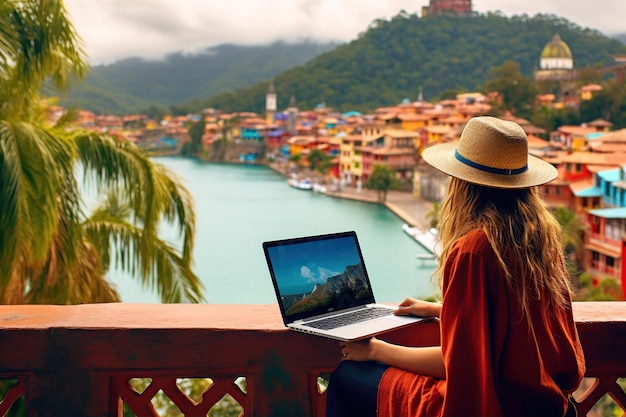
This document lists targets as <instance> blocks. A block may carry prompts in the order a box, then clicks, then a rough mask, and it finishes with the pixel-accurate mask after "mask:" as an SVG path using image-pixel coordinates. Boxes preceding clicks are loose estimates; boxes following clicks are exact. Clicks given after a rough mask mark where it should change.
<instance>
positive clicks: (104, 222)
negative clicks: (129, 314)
mask: <svg viewBox="0 0 626 417" xmlns="http://www.w3.org/2000/svg"><path fill="white" fill-rule="evenodd" d="M0 34H1V35H0V46H1V48H0V103H1V104H0V213H1V215H2V225H1V226H0V302H1V303H48V304H71V303H88V302H105V301H117V300H118V299H119V297H118V294H117V292H116V290H115V288H114V287H113V286H112V285H111V283H110V282H109V281H108V280H107V279H106V276H105V275H106V272H107V271H108V270H109V268H111V267H113V266H117V267H118V268H120V269H121V270H123V271H126V272H129V273H131V274H132V275H133V276H134V277H137V278H139V279H141V282H142V284H143V285H144V286H147V287H151V288H153V289H155V290H156V291H157V292H158V293H159V294H160V296H161V299H162V300H163V301H164V302H198V301H201V300H202V299H203V296H202V294H201V285H200V282H199V280H198V278H197V277H196V275H195V274H194V273H193V271H192V270H191V264H192V251H193V245H194V234H195V213H194V208H193V201H192V198H191V195H190V194H189V193H188V191H187V190H186V189H185V188H184V187H183V186H182V185H181V183H180V182H179V180H178V179H177V178H176V177H175V176H174V174H172V173H171V172H169V171H167V170H166V169H165V168H164V167H163V166H161V165H158V164H156V163H154V162H152V161H151V160H150V159H149V158H148V157H146V156H145V155H144V154H143V153H141V152H140V151H139V150H138V149H137V148H136V147H135V146H134V145H132V144H130V143H128V142H126V141H124V140H117V139H114V138H111V137H107V136H101V135H95V134H93V133H89V132H84V131H81V130H78V129H75V128H73V125H72V120H73V117H74V116H75V112H72V111H68V112H67V113H65V114H64V115H63V116H62V117H61V118H60V119H59V120H58V121H56V122H53V123H51V122H50V121H49V120H48V118H47V114H46V109H47V104H48V103H47V102H46V101H45V100H44V99H43V98H42V96H41V95H40V90H41V88H42V85H43V83H44V81H45V80H46V79H48V78H50V79H51V80H52V83H53V84H52V85H54V86H56V87H58V88H63V87H66V86H67V85H68V81H69V79H70V78H71V77H78V76H81V75H82V74H83V73H84V71H85V70H86V69H87V66H86V64H85V57H84V53H83V51H82V49H81V48H80V45H79V42H78V38H77V35H76V33H75V31H74V28H73V26H72V24H71V22H70V21H69V20H68V19H67V14H66V11H65V9H64V7H63V3H62V1H61V0H24V1H4V2H0ZM81 178H82V179H84V181H85V182H84V185H83V186H82V187H81V186H80V185H79V183H80V179H81ZM90 191H91V192H93V193H95V197H94V200H93V201H89V200H87V199H88V198H89V197H91V195H90V194H89V192H90ZM88 203H90V204H88ZM163 220H165V221H167V222H169V223H171V224H172V225H173V226H174V227H175V228H176V230H177V231H178V233H179V236H180V240H181V245H180V248H175V247H173V246H171V245H170V244H168V243H166V242H165V241H164V240H163V239H162V238H161V237H160V235H159V226H160V225H161V222H162V221H163Z"/></svg>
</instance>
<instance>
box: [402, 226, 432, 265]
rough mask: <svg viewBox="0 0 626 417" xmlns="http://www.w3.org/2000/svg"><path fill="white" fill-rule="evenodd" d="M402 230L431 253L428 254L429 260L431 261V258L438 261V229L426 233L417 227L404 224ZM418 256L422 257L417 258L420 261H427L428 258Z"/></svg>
mask: <svg viewBox="0 0 626 417" xmlns="http://www.w3.org/2000/svg"><path fill="white" fill-rule="evenodd" d="M402 230H404V232H405V233H406V234H407V235H409V236H411V237H412V238H413V239H415V241H416V242H417V243H419V244H420V245H421V246H422V247H423V248H424V249H426V250H427V251H428V252H429V253H428V254H426V256H427V257H428V258H429V259H431V257H432V259H436V258H437V257H439V252H438V245H437V244H438V243H439V236H438V232H437V229H430V230H429V231H427V232H424V231H422V230H420V229H418V228H417V227H413V226H410V225H408V224H406V223H404V224H403V225H402ZM418 255H420V256H417V257H418V258H419V259H422V260H423V259H426V256H422V255H423V254H418Z"/></svg>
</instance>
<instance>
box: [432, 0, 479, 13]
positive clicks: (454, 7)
mask: <svg viewBox="0 0 626 417" xmlns="http://www.w3.org/2000/svg"><path fill="white" fill-rule="evenodd" d="M471 13H472V0H430V5H429V6H426V7H423V8H422V16H428V15H442V14H454V15H468V14H471Z"/></svg>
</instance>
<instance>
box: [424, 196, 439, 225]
mask: <svg viewBox="0 0 626 417" xmlns="http://www.w3.org/2000/svg"><path fill="white" fill-rule="evenodd" d="M440 206H441V202H440V201H435V202H434V203H433V208H432V209H431V210H430V211H429V212H428V213H426V219H427V220H428V225H429V226H430V228H431V229H438V228H439V207H440Z"/></svg>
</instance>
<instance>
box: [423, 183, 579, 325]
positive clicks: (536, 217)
mask: <svg viewBox="0 0 626 417" xmlns="http://www.w3.org/2000/svg"><path fill="white" fill-rule="evenodd" d="M476 229H478V230H482V231H484V233H485V235H486V236H487V239H488V240H489V242H490V243H491V246H492V248H493V251H494V253H495V255H496V258H497V260H498V262H499V264H500V266H501V268H502V271H503V272H504V278H505V279H506V284H507V285H508V287H509V289H510V290H511V291H512V292H513V293H514V294H515V295H516V296H517V297H518V299H519V301H520V305H521V307H522V310H523V313H524V315H526V316H527V317H528V316H529V315H530V311H529V307H530V302H531V301H532V300H539V299H541V300H542V302H543V303H546V304H547V305H548V306H549V309H548V310H551V309H552V308H562V307H564V306H565V305H566V304H567V302H568V300H569V295H570V293H571V285H570V280H569V277H568V274H567V271H566V269H565V267H564V266H565V261H564V258H563V249H562V244H561V227H560V225H559V223H558V221H557V220H556V218H555V217H554V215H553V214H552V213H551V212H550V210H549V209H548V208H547V206H546V205H545V203H544V201H543V200H542V199H541V195H540V194H539V189H538V188H537V187H531V188H523V189H512V190H504V189H496V188H488V187H483V186H480V185H475V184H471V183H468V182H466V181H463V180H460V179H457V178H454V177H452V178H451V179H450V183H449V185H448V193H447V196H446V198H445V199H444V201H443V202H442V204H441V207H440V209H439V233H440V237H441V242H440V244H441V245H442V252H441V257H440V262H439V266H438V267H437V270H436V271H435V276H437V277H438V279H439V283H440V285H441V279H442V277H443V269H444V267H445V264H446V260H447V259H448V257H449V255H450V252H451V250H452V248H453V246H454V244H455V243H456V242H457V240H458V239H459V238H461V237H462V236H464V235H465V234H467V233H468V232H470V231H472V230H476ZM507 263H508V264H507Z"/></svg>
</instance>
